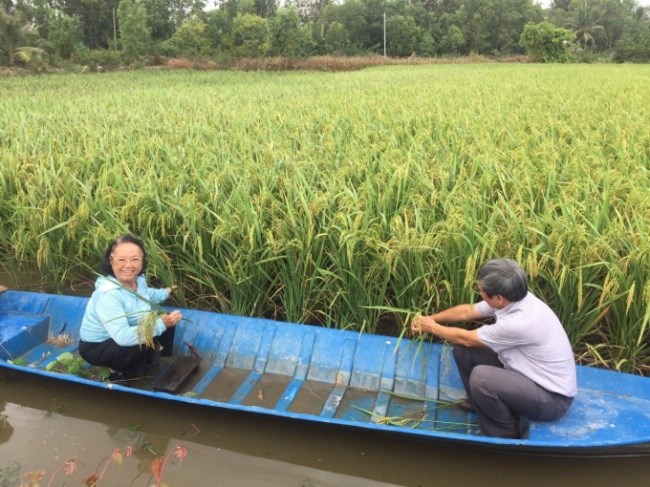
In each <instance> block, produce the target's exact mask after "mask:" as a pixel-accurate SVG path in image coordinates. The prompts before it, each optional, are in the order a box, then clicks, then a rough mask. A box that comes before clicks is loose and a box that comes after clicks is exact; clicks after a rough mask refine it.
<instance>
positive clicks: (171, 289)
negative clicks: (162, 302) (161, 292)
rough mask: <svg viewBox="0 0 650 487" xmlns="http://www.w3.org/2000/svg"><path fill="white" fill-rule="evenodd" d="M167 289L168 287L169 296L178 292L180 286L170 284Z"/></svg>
mask: <svg viewBox="0 0 650 487" xmlns="http://www.w3.org/2000/svg"><path fill="white" fill-rule="evenodd" d="M166 289H167V297H170V296H171V295H172V293H174V292H176V290H177V289H178V286H177V285H175V284H174V285H172V286H169V287H168V288H166Z"/></svg>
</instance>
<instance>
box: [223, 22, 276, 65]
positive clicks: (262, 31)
mask: <svg viewBox="0 0 650 487" xmlns="http://www.w3.org/2000/svg"><path fill="white" fill-rule="evenodd" d="M231 35H232V46H233V53H234V54H235V55H236V56H238V57H252V58H258V57H263V56H265V55H266V53H267V51H268V50H269V25H268V21H267V20H266V19H265V18H262V17H260V16H258V15H251V14H244V15H238V16H237V17H236V18H235V20H233V23H232V32H231Z"/></svg>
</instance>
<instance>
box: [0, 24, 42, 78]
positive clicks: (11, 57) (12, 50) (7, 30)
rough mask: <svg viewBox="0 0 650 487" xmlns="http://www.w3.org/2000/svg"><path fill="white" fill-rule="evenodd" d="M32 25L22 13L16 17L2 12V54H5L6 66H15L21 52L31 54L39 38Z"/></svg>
mask: <svg viewBox="0 0 650 487" xmlns="http://www.w3.org/2000/svg"><path fill="white" fill-rule="evenodd" d="M37 37H38V36H37V34H36V32H34V30H33V28H32V26H31V23H30V22H29V21H27V20H26V19H25V17H24V15H23V14H22V13H21V12H16V13H15V14H14V15H11V14H8V13H6V12H4V11H0V53H4V56H5V59H6V64H7V65H9V66H13V65H14V64H15V63H16V59H17V56H18V55H19V54H20V52H21V50H23V51H24V52H25V53H29V49H28V48H30V47H33V45H34V43H35V40H36V38H37Z"/></svg>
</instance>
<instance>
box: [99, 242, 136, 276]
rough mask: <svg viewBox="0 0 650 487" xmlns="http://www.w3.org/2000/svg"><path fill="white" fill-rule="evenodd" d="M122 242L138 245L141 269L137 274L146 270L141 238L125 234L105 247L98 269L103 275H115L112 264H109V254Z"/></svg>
mask: <svg viewBox="0 0 650 487" xmlns="http://www.w3.org/2000/svg"><path fill="white" fill-rule="evenodd" d="M123 243H132V244H135V245H137V246H138V247H140V250H142V270H141V271H140V274H138V275H142V274H144V272H145V271H146V270H147V252H146V251H145V250H144V244H143V243H142V240H140V239H139V238H138V237H136V236H135V235H130V234H127V235H122V236H121V237H118V238H116V239H115V240H113V241H112V242H111V243H110V244H109V246H108V249H106V253H105V254H104V260H103V261H102V264H101V269H100V272H101V273H102V275H103V276H113V277H115V273H114V272H113V265H112V264H111V254H112V253H113V250H115V247H117V246H118V245H119V244H123Z"/></svg>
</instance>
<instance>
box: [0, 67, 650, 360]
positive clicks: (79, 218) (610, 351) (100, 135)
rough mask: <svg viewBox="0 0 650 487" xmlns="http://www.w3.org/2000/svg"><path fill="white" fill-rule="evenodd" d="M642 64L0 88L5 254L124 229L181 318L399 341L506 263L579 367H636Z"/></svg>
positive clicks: (223, 75) (65, 264)
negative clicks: (206, 314)
mask: <svg viewBox="0 0 650 487" xmlns="http://www.w3.org/2000/svg"><path fill="white" fill-rule="evenodd" d="M648 79H650V66H642V65H639V66H627V65H616V66H609V65H593V66H591V65H579V66H578V65H576V66H572V65H569V66H560V65H499V64H474V65H451V64H450V65H427V66H393V67H380V68H373V69H367V70H364V71H357V72H346V73H307V72H286V73H278V72H273V73H269V72H247V73H241V72H191V71H183V72H180V71H175V72H166V71H165V72H163V71H158V72H144V71H141V72H125V73H107V74H101V75H57V76H46V77H26V78H12V79H8V78H6V79H0V167H1V170H2V180H1V182H0V198H1V203H0V218H1V223H0V251H1V255H0V259H1V262H0V265H2V267H3V268H4V270H5V271H6V272H10V273H11V274H14V275H17V276H19V275H23V274H26V273H30V275H32V274H31V272H33V271H34V270H36V271H37V273H36V274H37V275H38V276H39V277H38V279H34V280H30V281H29V282H26V284H25V287H26V288H33V289H47V290H63V289H66V288H68V287H69V286H71V285H75V284H78V283H80V282H89V281H92V280H94V271H95V269H97V268H98V264H99V261H100V259H101V256H102V254H103V251H104V250H105V247H106V245H107V243H108V241H109V240H110V239H112V238H114V237H115V236H117V235H119V234H121V233H124V232H127V231H128V232H134V233H137V234H138V235H140V236H141V237H142V238H143V239H144V240H145V242H146V244H147V247H148V251H149V253H150V268H149V273H148V274H149V276H150V277H152V278H153V279H152V280H153V282H154V283H156V282H160V283H163V284H165V285H169V284H171V283H172V282H174V283H177V284H178V285H179V286H180V291H181V292H180V296H181V298H180V300H181V303H182V304H185V305H188V306H200V307H203V308H210V309H216V310H219V311H223V312H227V313H234V314H240V315H250V316H267V317H273V318H277V319H281V320H287V321H296V322H308V323H314V324H321V325H324V326H332V327H340V328H349V329H357V330H362V331H365V332H381V333H388V334H394V335H399V334H400V333H402V332H403V329H404V328H403V327H404V325H405V324H406V323H407V322H408V320H409V319H410V317H412V316H413V315H414V314H415V313H418V312H422V313H430V312H434V311H435V310H438V309H441V308H443V307H447V306H449V305H452V304H457V303H459V302H465V301H471V300H475V299H476V298H477V293H476V285H475V273H476V270H477V268H478V267H479V266H480V264H481V263H482V262H483V261H485V260H486V259H489V258H494V257H499V256H506V257H511V258H514V259H516V260H518V261H519V262H520V263H521V264H522V266H523V267H524V268H525V269H526V271H527V272H528V273H529V276H530V280H531V288H532V289H533V291H534V292H536V293H537V294H538V295H540V296H541V297H543V298H544V299H545V300H546V301H547V302H548V303H549V304H550V305H551V306H552V307H553V308H554V309H555V310H556V312H557V313H558V315H559V316H560V318H561V319H562V321H563V323H564V324H565V327H566V328H567V331H568V332H569V335H570V337H571V340H572V342H573V344H574V349H575V351H576V354H577V356H578V359H579V360H580V361H581V362H583V363H591V364H597V365H602V366H606V367H611V368H616V369H619V370H626V371H634V372H640V373H648V371H649V370H650V347H649V345H648V343H649V341H650V340H649V337H650V331H649V326H648V324H649V321H650V232H649V227H650V198H649V197H648V191H649V189H650V97H649V96H648V90H647V85H648Z"/></svg>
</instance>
